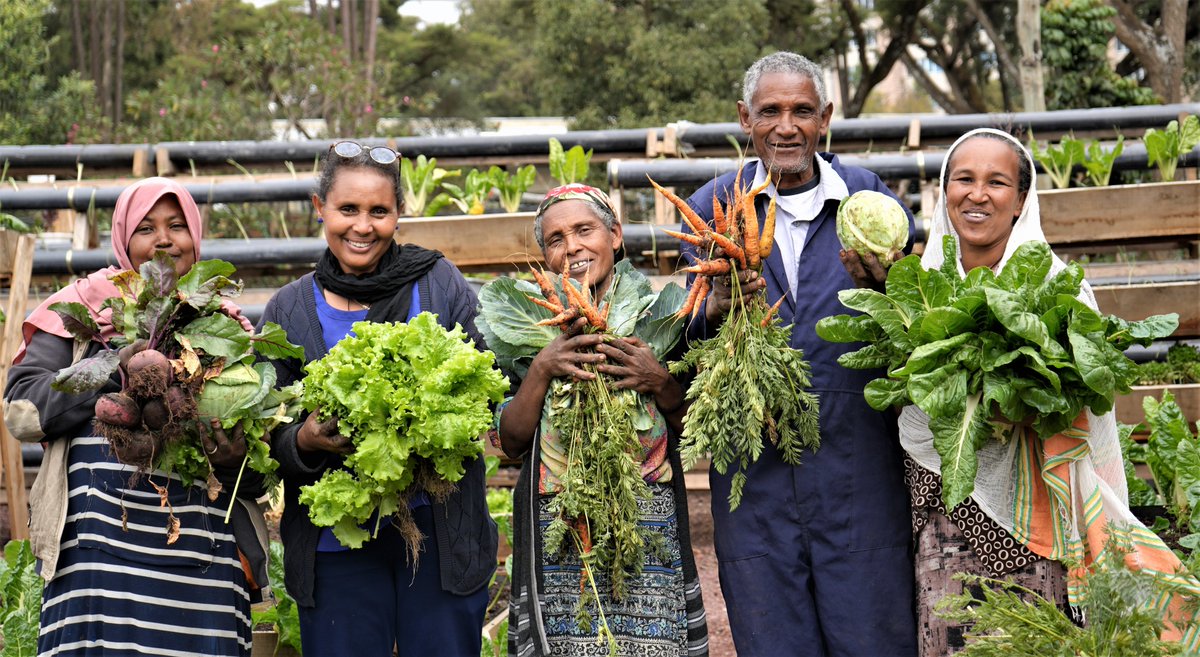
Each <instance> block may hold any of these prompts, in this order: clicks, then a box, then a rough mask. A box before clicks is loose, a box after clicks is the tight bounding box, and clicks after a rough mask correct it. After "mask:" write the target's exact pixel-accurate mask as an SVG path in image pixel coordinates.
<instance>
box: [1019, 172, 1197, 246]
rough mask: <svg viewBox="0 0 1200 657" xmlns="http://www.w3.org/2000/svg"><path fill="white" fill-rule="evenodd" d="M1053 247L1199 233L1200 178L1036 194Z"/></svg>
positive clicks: (1182, 238)
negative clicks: (1198, 179) (1196, 179)
mask: <svg viewBox="0 0 1200 657" xmlns="http://www.w3.org/2000/svg"><path fill="white" fill-rule="evenodd" d="M1038 201H1039V202H1040V205H1041V214H1042V229H1043V230H1044V231H1045V232H1046V241H1048V242H1050V243H1051V244H1054V245H1067V244H1088V243H1097V242H1134V241H1166V240H1167V239H1168V238H1169V239H1178V240H1180V241H1187V240H1192V239H1196V238H1197V237H1200V181H1183V182H1170V183H1146V184H1141V185H1116V186H1111V187H1088V188H1083V189H1056V190H1049V191H1044V192H1038Z"/></svg>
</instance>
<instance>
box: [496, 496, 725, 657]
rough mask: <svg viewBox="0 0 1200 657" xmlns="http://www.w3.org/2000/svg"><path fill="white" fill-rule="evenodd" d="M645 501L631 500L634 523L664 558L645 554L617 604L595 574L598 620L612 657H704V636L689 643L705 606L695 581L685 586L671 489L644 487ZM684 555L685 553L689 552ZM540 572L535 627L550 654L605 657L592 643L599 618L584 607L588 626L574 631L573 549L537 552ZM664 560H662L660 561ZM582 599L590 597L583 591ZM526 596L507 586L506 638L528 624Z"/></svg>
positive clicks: (523, 649) (543, 517) (541, 511)
mask: <svg viewBox="0 0 1200 657" xmlns="http://www.w3.org/2000/svg"><path fill="white" fill-rule="evenodd" d="M650 490H651V491H652V495H651V497H650V498H649V499H645V500H639V501H638V511H639V515H640V518H641V519H640V520H639V521H638V524H639V525H640V526H642V527H646V528H648V529H649V530H650V531H652V532H654V533H656V534H659V535H661V536H662V537H663V538H664V539H665V541H664V543H665V545H664V549H665V551H666V555H657V554H655V553H654V552H653V551H648V552H647V554H646V558H645V561H643V566H642V573H641V575H639V576H637V577H630V578H629V579H628V580H627V583H628V594H627V595H626V596H625V598H624V599H623V600H621V601H620V602H617V601H615V600H613V599H612V598H611V596H610V595H608V594H607V591H610V590H611V585H610V580H609V577H608V575H607V574H606V573H602V572H599V571H597V572H595V573H594V576H595V578H596V586H597V588H598V589H599V590H600V605H601V606H602V607H603V609H604V619H605V621H607V623H608V627H609V629H610V630H611V631H612V633H613V636H614V637H615V638H616V643H617V654H618V655H621V656H623V657H666V656H668V655H669V656H671V657H680V656H684V657H687V656H690V655H707V654H708V642H707V636H706V635H704V636H703V637H702V642H701V643H698V644H697V645H691V644H690V643H689V640H688V639H689V632H688V628H689V626H690V625H694V626H696V627H706V626H705V623H706V621H705V618H704V606H703V602H702V600H701V596H700V583H699V582H698V581H692V582H686V581H684V570H683V556H682V550H681V547H680V541H679V534H678V523H677V519H676V515H675V490H674V488H673V487H672V486H671V485H669V484H666V485H663V484H659V485H655V484H651V486H650ZM551 499H552V497H550V496H545V495H543V496H541V497H540V498H539V503H538V507H539V508H538V531H539V533H540V535H541V536H540V539H539V541H538V543H539V545H540V544H541V543H542V542H543V541H544V539H545V532H546V528H547V527H548V526H549V525H550V522H551V521H552V520H553V516H552V515H551V514H550V513H549V512H548V511H547V507H548V506H549V505H550V501H551ZM689 549H690V548H689ZM542 552H543V553H542V554H541V558H540V562H539V566H540V568H541V571H542V584H543V589H542V594H541V603H542V623H543V625H544V627H545V628H546V638H547V641H548V642H549V645H550V654H551V655H572V656H584V655H587V656H590V655H596V656H607V655H608V654H609V652H608V647H607V645H606V644H599V643H597V641H596V635H597V628H598V627H599V623H600V617H599V614H597V613H595V606H594V604H593V605H592V606H591V611H592V627H591V628H589V629H587V630H581V629H580V628H579V624H578V621H577V619H576V608H577V607H576V605H577V603H578V601H579V595H580V593H579V581H580V562H579V555H578V554H577V553H576V552H575V551H574V550H568V551H567V553H566V554H546V553H545V551H544V550H543V551H542ZM661 556H666V557H667V561H666V562H664V561H662V560H661V559H660V557H661ZM587 595H589V596H590V595H591V592H590V589H589V592H588V594H587ZM529 602H530V601H529V596H528V595H527V591H526V590H525V589H524V587H514V595H513V600H512V602H511V604H510V611H509V631H510V633H513V634H514V635H515V634H517V628H518V627H521V626H524V625H527V624H528V623H529V619H528V614H529V613H530V608H529ZM534 640H535V639H533V638H532V637H530V641H529V645H523V646H522V645H516V646H513V645H511V644H510V654H511V653H512V648H514V647H515V649H516V654H517V655H528V654H533V653H534V647H533V645H532V642H533V641H534Z"/></svg>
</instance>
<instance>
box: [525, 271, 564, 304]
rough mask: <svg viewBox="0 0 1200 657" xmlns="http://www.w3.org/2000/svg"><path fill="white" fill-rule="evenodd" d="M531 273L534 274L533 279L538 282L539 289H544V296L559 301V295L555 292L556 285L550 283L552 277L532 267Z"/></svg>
mask: <svg viewBox="0 0 1200 657" xmlns="http://www.w3.org/2000/svg"><path fill="white" fill-rule="evenodd" d="M529 271H530V272H531V273H532V274H533V279H534V280H535V281H537V284H538V287H540V288H541V289H542V296H544V297H546V298H547V299H553V300H555V301H558V300H559V299H558V293H557V292H555V291H554V283H551V282H550V277H549V276H547V275H546V272H545V271H540V272H539V271H538V270H537V269H535V268H533V267H530V269H529Z"/></svg>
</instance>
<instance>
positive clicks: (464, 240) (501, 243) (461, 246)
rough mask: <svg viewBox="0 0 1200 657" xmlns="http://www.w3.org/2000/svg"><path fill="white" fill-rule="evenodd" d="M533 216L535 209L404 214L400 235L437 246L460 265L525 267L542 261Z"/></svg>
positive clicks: (431, 246) (405, 239)
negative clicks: (430, 215) (435, 215)
mask: <svg viewBox="0 0 1200 657" xmlns="http://www.w3.org/2000/svg"><path fill="white" fill-rule="evenodd" d="M533 217H534V213H533V212H517V213H514V214H485V215H460V216H452V217H415V218H411V219H410V218H403V219H401V220H400V225H399V226H398V227H397V228H396V239H397V240H398V241H400V242H412V243H413V244H420V245H422V246H425V247H426V248H431V249H437V250H439V251H441V252H442V253H443V254H444V255H445V256H446V257H447V258H449V259H450V261H451V262H453V263H454V264H455V265H457V266H459V267H472V266H479V265H500V266H504V265H511V266H512V267H513V268H514V269H516V270H522V271H523V270H525V269H526V267H527V265H528V264H530V263H540V262H541V261H542V250H541V249H540V248H538V245H537V242H536V241H535V240H534V239H533Z"/></svg>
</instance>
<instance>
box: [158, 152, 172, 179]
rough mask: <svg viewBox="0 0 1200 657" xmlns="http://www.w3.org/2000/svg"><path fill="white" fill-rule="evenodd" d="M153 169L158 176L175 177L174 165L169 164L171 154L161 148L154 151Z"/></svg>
mask: <svg viewBox="0 0 1200 657" xmlns="http://www.w3.org/2000/svg"><path fill="white" fill-rule="evenodd" d="M154 168H155V169H156V170H157V172H158V175H160V176H173V175H175V164H174V163H172V162H171V152H170V151H169V150H167V149H166V148H163V147H161V146H160V147H158V148H155V149H154Z"/></svg>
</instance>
